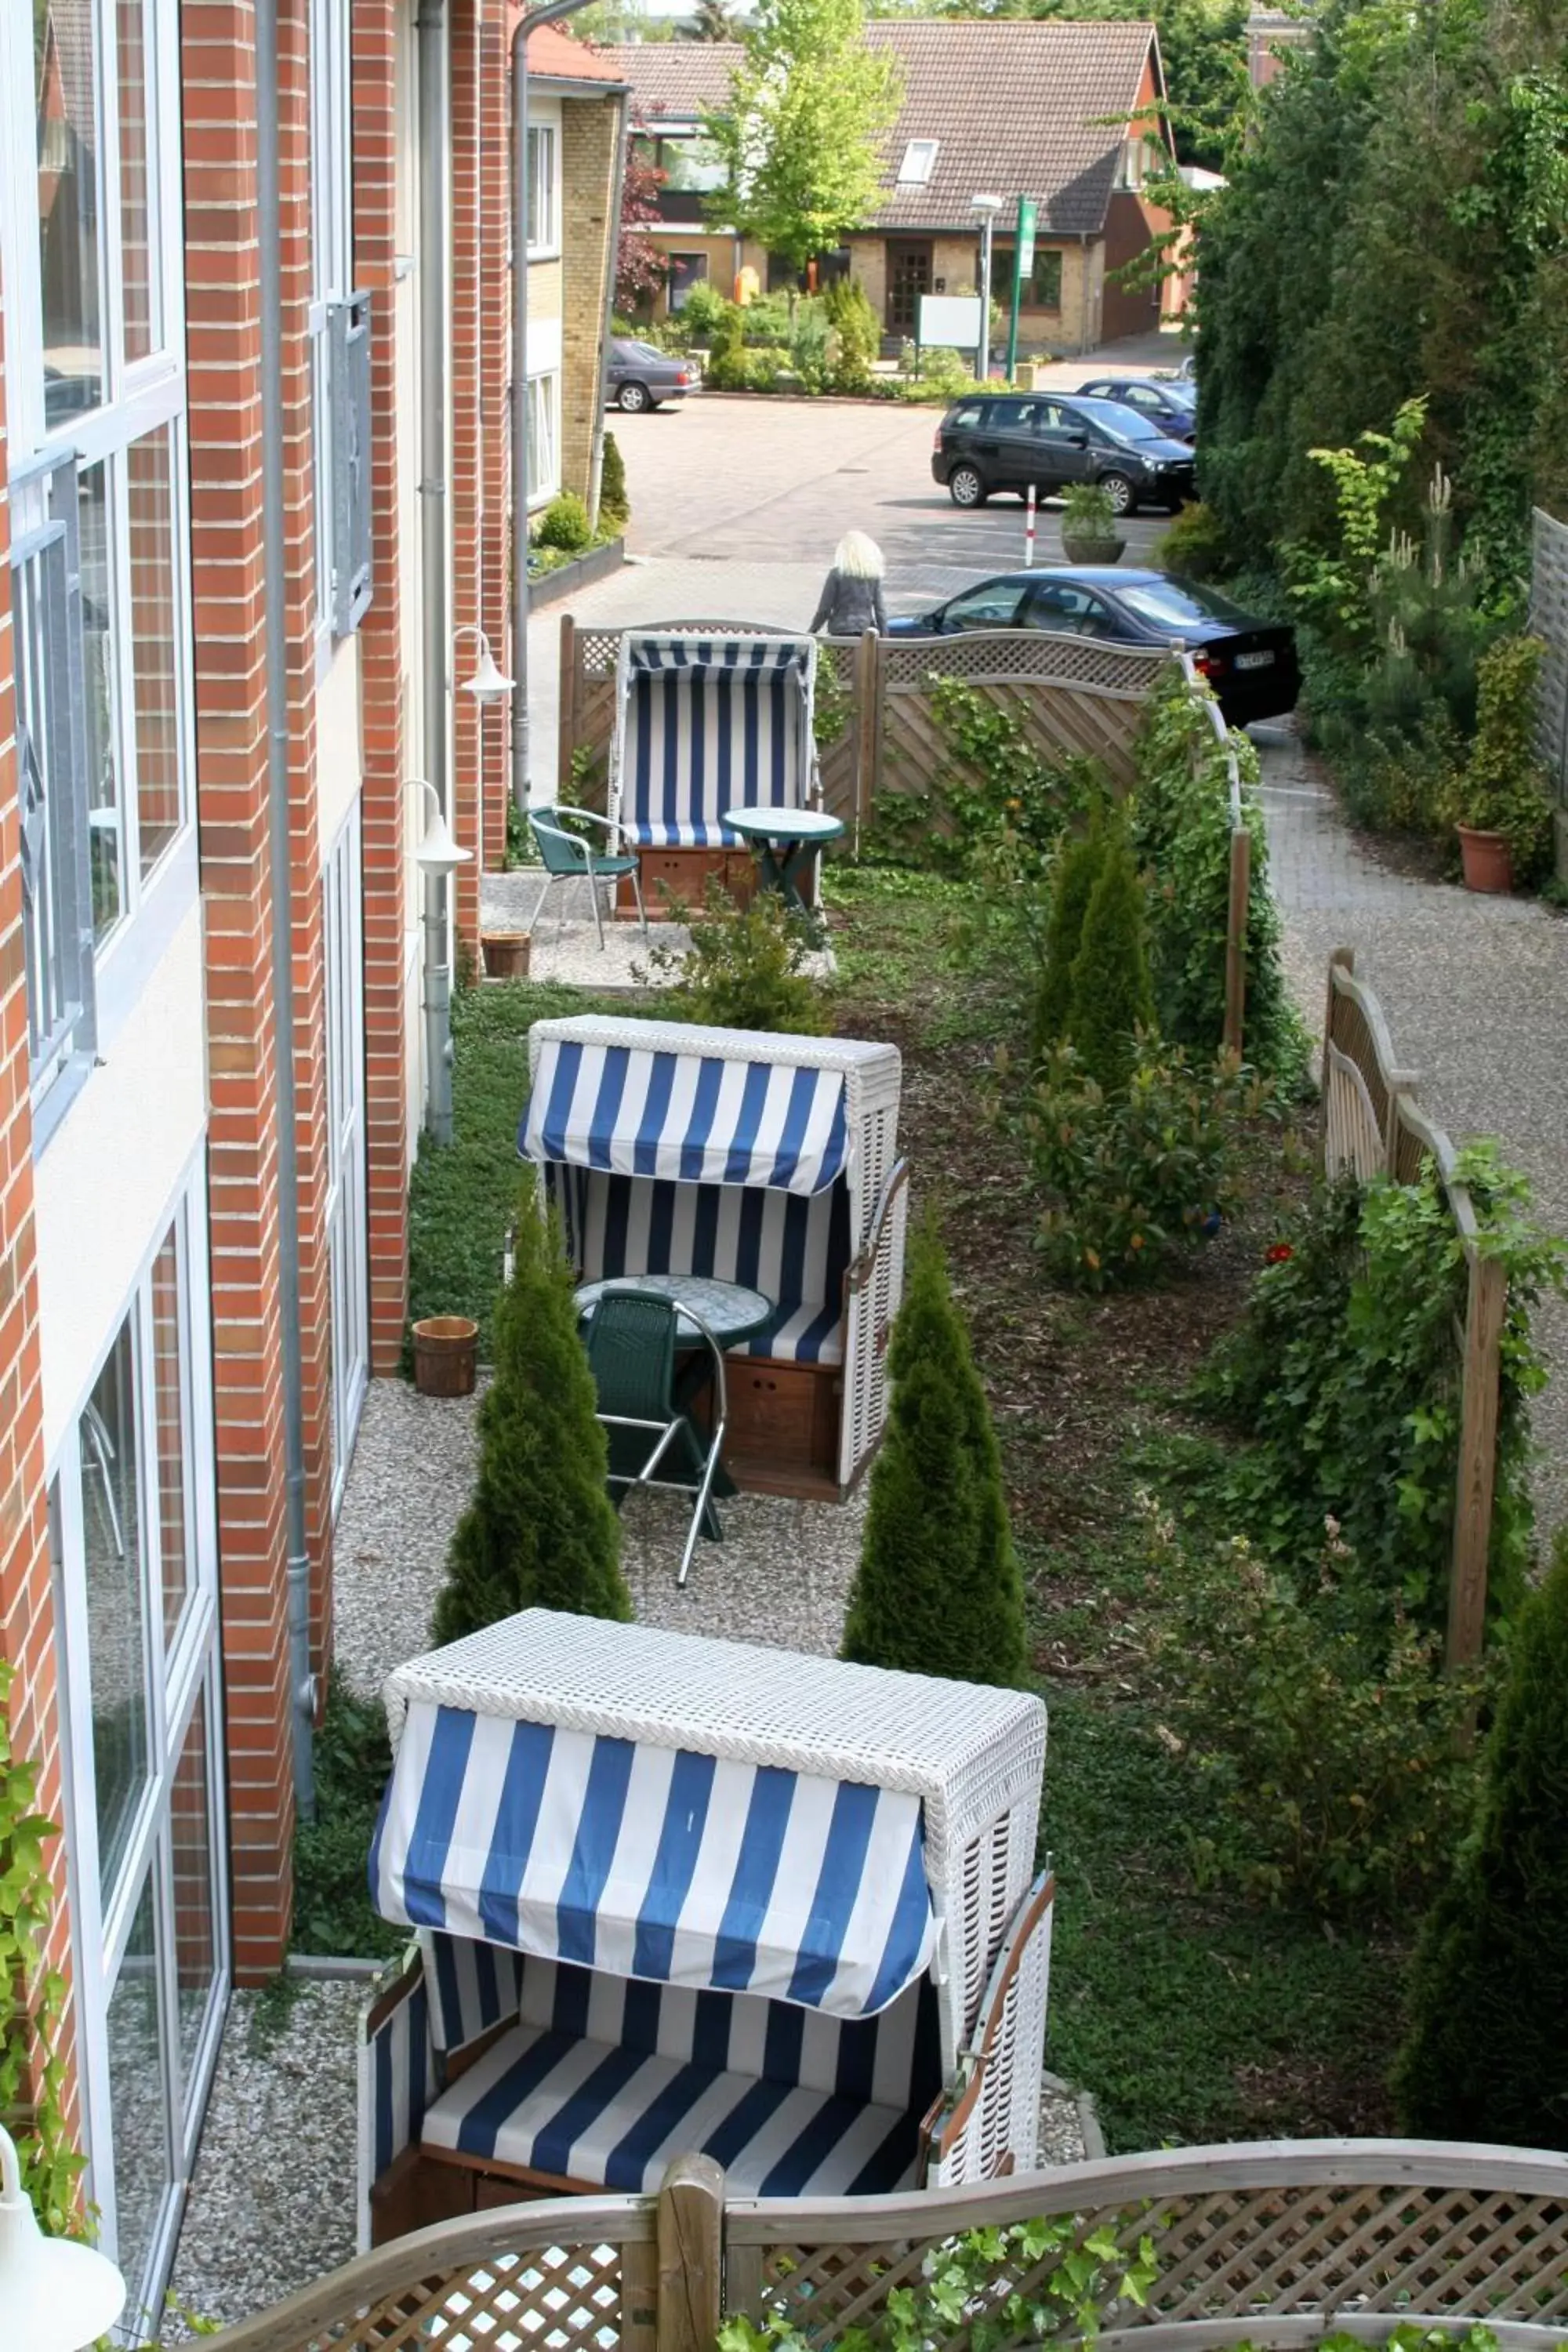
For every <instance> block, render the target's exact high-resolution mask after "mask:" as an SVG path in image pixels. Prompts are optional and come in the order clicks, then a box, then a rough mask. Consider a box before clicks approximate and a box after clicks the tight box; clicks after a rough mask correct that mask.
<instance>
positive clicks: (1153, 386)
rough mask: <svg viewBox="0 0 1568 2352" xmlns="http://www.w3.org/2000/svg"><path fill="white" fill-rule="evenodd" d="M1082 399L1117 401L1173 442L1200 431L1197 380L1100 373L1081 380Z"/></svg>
mask: <svg viewBox="0 0 1568 2352" xmlns="http://www.w3.org/2000/svg"><path fill="white" fill-rule="evenodd" d="M1079 398H1080V399H1083V400H1114V401H1117V402H1119V403H1120V404H1121V406H1122V407H1123V408H1131V409H1132V410H1134V411H1135V412H1136V414H1137V415H1140V416H1146V417H1147V418H1148V420H1149V422H1150V424H1151V425H1153V426H1154V428H1155V430H1156V431H1157V432H1160V433H1163V434H1164V435H1165V436H1167V438H1168V439H1170V440H1172V441H1195V440H1196V438H1197V432H1198V388H1197V385H1196V384H1195V383H1179V382H1178V383H1161V382H1159V380H1158V379H1157V378H1154V377H1152V376H1143V375H1097V376H1096V377H1095V379H1094V382H1093V383H1080V384H1079Z"/></svg>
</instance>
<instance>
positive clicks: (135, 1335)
mask: <svg viewBox="0 0 1568 2352" xmlns="http://www.w3.org/2000/svg"><path fill="white" fill-rule="evenodd" d="M171 1228H173V1229H174V1232H175V1234H176V1236H177V1249H178V1256H179V1265H180V1297H181V1307H182V1333H183V1340H184V1346H183V1350H182V1365H181V1401H182V1409H183V1413H184V1442H185V1443H184V1482H185V1514H186V1526H185V1538H184V1539H185V1548H186V1557H187V1561H188V1564H189V1575H188V1583H187V1591H186V1598H185V1602H184V1610H183V1612H182V1614H181V1617H180V1620H179V1622H178V1625H177V1627H176V1631H175V1635H174V1642H173V1643H172V1644H171V1645H169V1646H168V1647H167V1649H166V1648H165V1639H164V1630H163V1612H162V1608H161V1605H160V1599H159V1594H158V1591H157V1590H156V1581H155V1579H154V1577H153V1574H152V1572H151V1563H153V1562H154V1561H156V1560H157V1559H158V1558H159V1544H160V1512H161V1509H162V1496H161V1494H160V1491H159V1479H158V1466H157V1452H156V1443H157V1419H156V1413H155V1412H154V1411H153V1410H150V1409H149V1404H150V1399H151V1391H150V1387H149V1385H148V1382H149V1375H150V1368H151V1366H152V1365H153V1360H154V1358H153V1301H152V1273H153V1265H154V1263H155V1261H156V1259H157V1256H158V1255H159V1253H160V1251H161V1250H162V1249H163V1244H164V1241H165V1240H166V1238H167V1236H168V1234H169V1232H170V1230H171ZM153 1230H154V1239H153V1243H152V1245H151V1247H150V1248H149V1250H148V1253H147V1255H146V1257H145V1258H144V1259H143V1261H142V1265H141V1267H140V1268H139V1270H138V1273H137V1277H136V1280H135V1283H134V1284H133V1285H132V1289H131V1292H130V1294H129V1296H128V1297H126V1298H125V1299H124V1300H122V1301H121V1304H120V1306H119V1307H118V1308H117V1310H116V1312H115V1314H114V1316H113V1318H112V1319H111V1322H110V1328H109V1338H108V1341H107V1344H106V1346H105V1348H104V1349H103V1351H102V1354H101V1355H100V1358H99V1360H98V1361H97V1362H96V1363H95V1365H94V1367H93V1372H92V1377H91V1379H90V1380H89V1382H88V1384H87V1387H86V1389H85V1390H84V1391H83V1394H82V1395H81V1397H79V1399H78V1401H77V1409H76V1411H75V1412H73V1414H72V1415H71V1417H70V1420H69V1422H68V1426H67V1430H66V1433H65V1435H64V1437H63V1438H62V1440H61V1443H60V1446H59V1449H58V1453H57V1454H56V1456H55V1458H54V1460H53V1461H52V1462H51V1464H50V1465H49V1479H50V1485H51V1492H52V1494H53V1495H54V1496H56V1497H57V1498H58V1510H56V1511H54V1512H52V1513H51V1521H52V1528H53V1530H54V1533H55V1536H56V1538H57V1539H58V1552H57V1556H56V1558H55V1561H54V1578H55V1592H56V1602H57V1607H58V1612H59V1622H60V1625H61V1629H62V1640H61V1654H60V1689H61V1700H62V1713H63V1717H64V1726H65V1740H64V1754H65V1766H66V1770H65V1780H66V1800H67V1821H68V1834H67V1836H66V1838H65V1840H64V1841H63V1843H64V1844H65V1847H66V1851H67V1855H68V1866H69V1878H70V1896H71V1902H70V1910H71V1937H72V1959H73V1966H74V1971H75V1978H76V1986H77V1999H78V2019H79V2046H80V2053H81V2093H82V2106H83V2141H84V2145H85V2146H86V2147H87V2148H88V2150H89V2166H88V2176H87V2194H88V2196H89V2200H90V2201H91V2202H92V2203H93V2204H94V2205H95V2206H96V2207H97V2208H98V2210H99V2215H100V2242H101V2243H102V2244H103V2246H104V2248H105V2251H106V2252H110V2253H112V2252H114V2250H115V2247H116V2243H117V2232H118V2205H117V2197H116V2184H115V2177H114V2176H115V2162H116V2157H117V2156H118V2158H119V2160H120V2161H121V2162H122V2163H123V2162H130V2163H132V2164H134V2163H135V2161H136V2150H135V2149H134V2147H128V2146H121V2147H120V2148H119V2149H118V2150H116V2148H115V2145H114V2137H113V2128H112V2109H111V2097H110V2050H109V2011H110V2001H111V2000H112V1997H113V1994H114V1990H115V1987H116V1984H117V1982H118V1979H119V1976H120V1971H121V1964H122V1962H123V1960H124V1958H125V1952H126V1947H127V1944H128V1941H129V1939H130V1935H131V1930H132V1927H133V1925H134V1922H135V1917H136V1913H137V1909H138V1907H139V1906H140V1903H141V1899H142V1893H143V1890H144V1889H145V1887H146V1886H147V1885H148V1881H149V1874H152V1875H153V1881H154V1909H155V1913H156V1915H157V1919H158V1924H159V1927H160V1929H161V1930H163V1931H164V1932H163V1934H162V1938H161V1942H160V1948H159V1951H158V1960H157V1986H158V2001H159V2007H160V2014H161V2019H162V2024H163V2042H164V2047H165V2050H166V2051H167V2053H168V2060H169V2086H170V2087H171V2089H172V2091H173V2094H174V2095H173V2097H172V2098H170V2099H168V2100H167V2101H166V2103H165V2109H164V2117H163V2121H164V2129H165V2134H166V2139H167V2148H168V2155H169V2159H170V2163H169V2171H170V2182H171V2185H170V2188H169V2189H168V2190H167V2192H166V2193H165V2196H164V2199H163V2206H162V2208H161V2210H160V2212H159V2216H158V2219H157V2221H156V2224H155V2226H154V2230H153V2238H152V2242H151V2244H150V2247H149V2249H148V2258H147V2263H146V2268H145V2271H144V2273H143V2274H142V2276H141V2277H139V2278H131V2279H130V2280H128V2285H129V2287H130V2300H129V2302H128V2305H127V2313H126V2320H125V2323H124V2324H125V2325H126V2326H133V2325H134V2323H135V2321H136V2319H137V2317H138V2315H139V2314H138V2306H139V2305H140V2304H141V2302H142V2297H143V2296H145V2298H146V2301H147V2305H148V2306H149V2309H150V2315H152V2316H153V2318H155V2316H156V2313H157V2308H158V2305H159V2302H160V2300H161V2297H162V2293H163V2284H164V2282H165V2280H166V2277H167V2273H168V2269H169V2265H170V2263H171V2262H172V2260H173V2257H174V2244H175V2241H176V2239H177V2236H178V2232H179V2225H180V2221H181V2218H182V2215H183V2212H184V2197H185V2190H186V2188H187V2186H188V2183H189V2180H190V2177H191V2171H192V2168H193V2167H194V2165H195V2154H196V2147H197V2143H198V2141H199V2137H200V2129H201V2119H202V2114H203V2109H204V2106H205V2096H206V2091H207V2087H208V2085H209V2084H210V2082H211V2078H212V2072H213V2068H214V2067H215V2065H216V2061H217V2053H218V2045H219V2042H220V2041H221V2038H222V2032H223V2020H224V2015H225V2011H226V2007H227V2000H228V1989H229V1975H230V1952H229V1923H228V1908H227V1897H226V1792H225V1784H224V1747H223V1737H222V1730H223V1710H222V1690H221V1673H220V1659H219V1643H218V1631H219V1628H218V1607H217V1582H218V1580H217V1512H216V1493H215V1490H214V1482H213V1472H212V1463H213V1394H212V1359H211V1349H210V1343H209V1340H208V1337H207V1318H206V1314H205V1301H206V1299H207V1297H208V1270H207V1258H206V1236H207V1208H206V1185H205V1173H204V1166H203V1160H202V1157H201V1155H200V1154H199V1153H198V1154H197V1155H196V1157H195V1159H194V1160H192V1162H191V1163H190V1165H189V1166H188V1167H187V1169H186V1170H185V1171H184V1175H183V1176H182V1179H181V1181H180V1184H179V1186H178V1187H177V1189H176V1192H175V1194H174V1198H173V1199H172V1200H171V1201H170V1202H168V1204H167V1207H166V1210H165V1212H164V1213H163V1215H162V1216H160V1217H159V1219H158V1221H157V1223H156V1225H155V1227H154V1229H153ZM128 1321H129V1322H130V1324H131V1328H132V1347H133V1352H134V1358H135V1363H136V1388H137V1423H138V1441H139V1465H138V1482H137V1483H138V1488H139V1500H140V1506H141V1511H142V1528H141V1531H140V1532H141V1544H142V1561H143V1571H142V1589H141V1610H142V1675H143V1685H142V1687H143V1695H144V1697H145V1701H146V1708H147V1745H148V1775H147V1785H146V1787H145V1788H144V1789H143V1790H142V1798H141V1801H140V1803H139V1805H138V1807H137V1811H136V1813H135V1817H134V1819H133V1821H132V1824H131V1826H130V1829H129V1832H128V1833H127V1836H126V1839H125V1844H124V1851H123V1853H122V1854H121V1861H120V1866H119V1870H118V1874H117V1875H116V1878H115V1882H114V1885H112V1887H110V1888H109V1889H108V1890H107V1891H105V1890H104V1889H103V1887H102V1885H101V1883H100V1860H99V1844H98V1813H97V1804H96V1798H95V1783H94V1765H93V1735H92V1686H91V1654H90V1644H89V1622H88V1605H87V1586H86V1576H85V1559H86V1555H85V1549H84V1530H83V1497H82V1470H83V1465H82V1459H81V1444H80V1423H81V1414H82V1409H83V1407H84V1406H85V1405H86V1403H87V1401H88V1398H89V1396H90V1395H91V1393H92V1391H93V1388H94V1387H95V1386H96V1383H97V1381H98V1378H99V1375H100V1371H101V1370H102V1367H103V1363H104V1361H105V1360H107V1358H108V1356H109V1355H110V1352H111V1351H112V1350H113V1349H114V1348H115V1347H116V1345H117V1344H118V1342H119V1339H120V1335H121V1330H122V1329H123V1328H124V1327H125V1325H126V1323H127V1322H128ZM203 1700H205V1708H206V1717H205V1740H206V1759H205V1763H206V1804H207V1840H208V1863H209V1868H210V1873H211V1885H212V1895H213V1904H212V1917H211V1926H212V1936H213V1982H212V1987H211V1990H210V1991H209V1994H208V1996H207V2006H206V2011H205V2017H204V2019H203V2021H202V2024H201V2028H200V2032H199V2034H198V2036H197V2040H196V2044H195V2053H194V2055H193V2058H192V2062H191V2064H190V2068H189V2071H188V2073H187V2074H182V2063H183V2061H182V2053H181V2050H180V2027H179V2011H178V1997H177V1983H176V1977H175V1952H174V1941H173V1937H172V1935H170V1934H168V1933H167V1932H166V1931H167V1929H168V1928H169V1927H170V1925H171V1923H172V1922H173V1920H174V1875H173V1874H174V1858H173V1850H172V1843H171V1839H170V1835H169V1828H170V1820H171V1811H170V1797H171V1792H172V1790H173V1787H174V1770H175V1767H176V1766H177V1764H178V1762H179V1761H180V1760H181V1759H182V1757H183V1754H184V1742H185V1739H186V1737H187V1734H188V1733H189V1732H190V1730H191V1727H192V1724H193V1720H194V1717H195V1711H196V1708H197V1706H198V1704H199V1703H200V1702H201V1701H203ZM95 2115H96V2116H98V2117H100V2119H104V2127H103V2128H102V2129H100V2130H95V2129H94V2125H93V2119H94V2116H95ZM134 2340H140V2339H139V2338H138V2339H134Z"/></svg>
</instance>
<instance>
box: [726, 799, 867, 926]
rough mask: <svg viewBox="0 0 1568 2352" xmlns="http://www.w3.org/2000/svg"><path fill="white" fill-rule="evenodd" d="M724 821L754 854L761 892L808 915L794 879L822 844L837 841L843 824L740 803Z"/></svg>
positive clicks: (812, 812) (815, 814) (816, 813)
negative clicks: (770, 892)
mask: <svg viewBox="0 0 1568 2352" xmlns="http://www.w3.org/2000/svg"><path fill="white" fill-rule="evenodd" d="M724 822H725V824H727V825H729V826H730V828H731V831H732V832H734V833H738V834H739V835H741V838H742V841H746V842H749V843H750V844H751V846H752V849H753V850H754V851H755V852H756V856H757V866H758V871H759V874H760V876H761V879H762V885H763V889H764V890H776V891H777V892H778V894H779V897H780V898H782V899H783V900H784V905H785V906H786V907H793V908H795V910H796V911H797V912H798V913H800V914H803V915H804V914H806V913H807V912H809V909H808V908H807V906H806V903H805V899H804V898H802V897H801V895H800V891H799V889H798V887H797V886H796V883H795V876H796V875H797V874H798V873H799V871H800V869H801V867H802V866H804V865H805V863H806V861H807V859H808V858H810V857H812V856H815V854H816V851H817V850H819V849H821V848H822V847H823V846H824V845H825V844H826V843H827V842H830V841H837V839H838V837H839V835H840V834H842V832H843V831H844V826H843V824H842V821H841V820H840V819H839V818H837V817H836V816H826V815H825V814H823V812H822V811H821V810H820V809H805V808H761V807H752V806H751V805H750V804H749V803H742V804H741V805H740V806H739V807H736V808H729V809H726V810H725V812H724Z"/></svg>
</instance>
